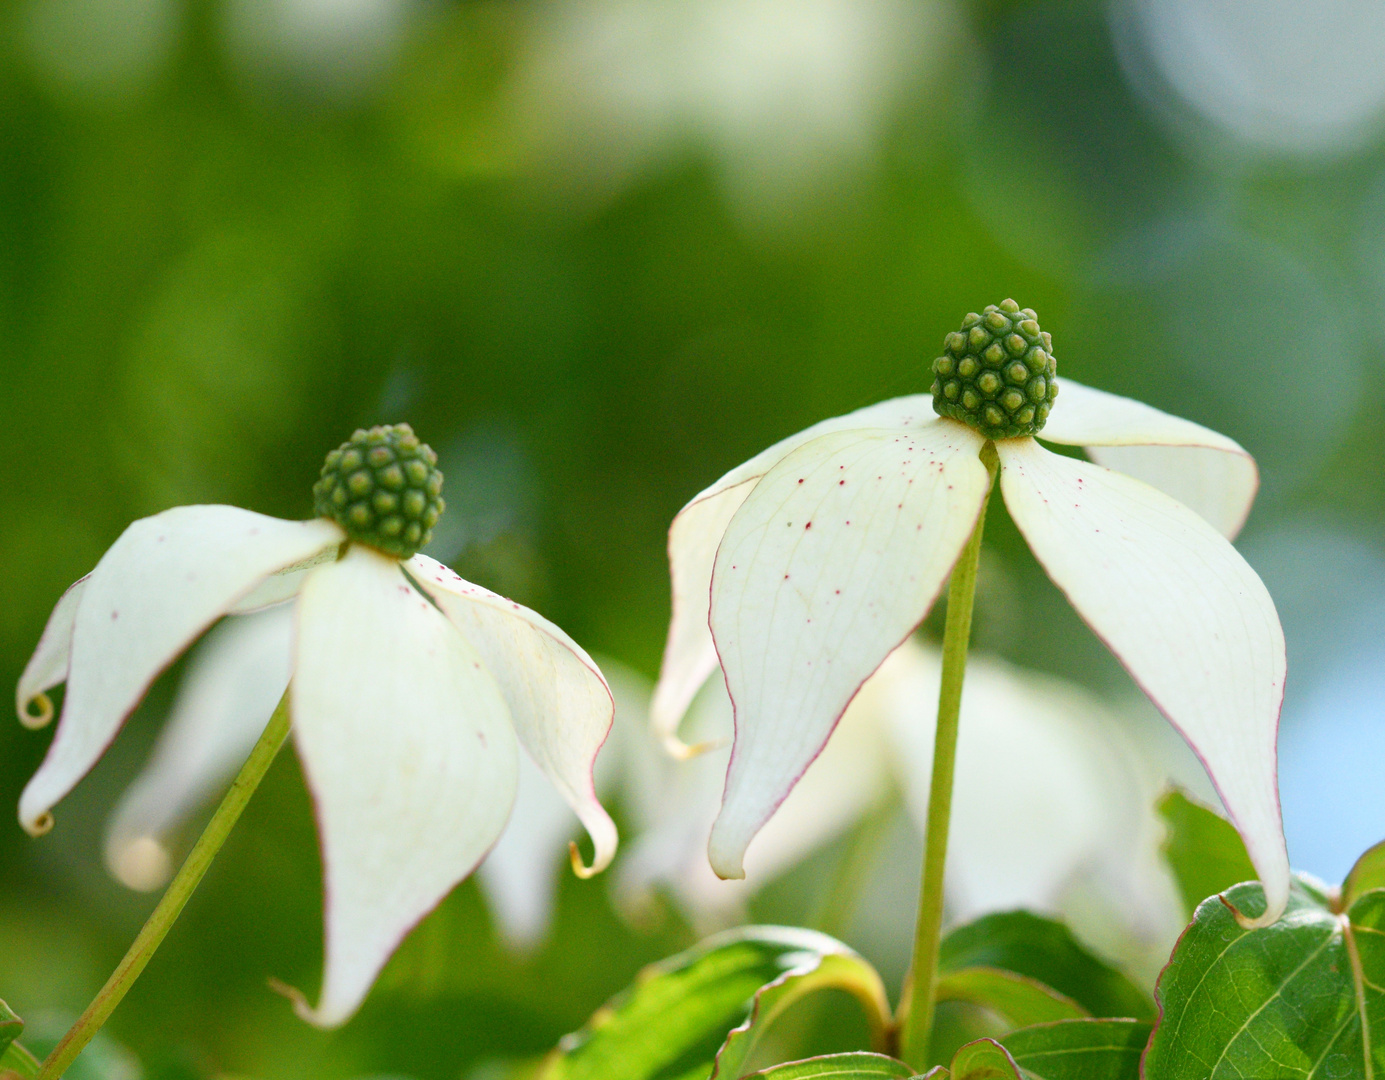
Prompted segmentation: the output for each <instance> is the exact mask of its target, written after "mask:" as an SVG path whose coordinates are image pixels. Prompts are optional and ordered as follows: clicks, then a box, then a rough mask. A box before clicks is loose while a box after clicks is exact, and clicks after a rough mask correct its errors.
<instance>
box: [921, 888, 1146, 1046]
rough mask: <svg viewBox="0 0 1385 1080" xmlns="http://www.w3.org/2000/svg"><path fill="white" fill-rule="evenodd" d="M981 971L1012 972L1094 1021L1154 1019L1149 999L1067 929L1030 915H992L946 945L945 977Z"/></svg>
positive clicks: (958, 933)
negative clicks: (1068, 1002)
mask: <svg viewBox="0 0 1385 1080" xmlns="http://www.w3.org/2000/svg"><path fill="white" fill-rule="evenodd" d="M979 967H985V968H998V969H1000V970H1003V971H1012V972H1015V973H1016V974H1018V975H1023V976H1025V977H1027V978H1029V979H1032V980H1036V981H1037V982H1040V983H1043V984H1044V985H1045V986H1048V987H1052V988H1053V989H1054V990H1055V991H1057V992H1058V994H1059V995H1062V996H1064V997H1066V998H1069V999H1071V1000H1072V1001H1073V1002H1075V1003H1076V1004H1077V1005H1078V1006H1080V1007H1081V1008H1082V1009H1085V1010H1086V1011H1087V1012H1088V1013H1090V1014H1091V1015H1093V1016H1124V1017H1131V1018H1133V1019H1137V1020H1138V1019H1144V1018H1152V1017H1153V1015H1154V1004H1153V1002H1151V1001H1150V1000H1149V998H1148V996H1147V995H1146V994H1145V993H1144V992H1143V991H1142V990H1140V988H1139V987H1137V986H1136V985H1135V984H1134V983H1133V982H1131V981H1130V980H1129V979H1128V978H1126V976H1124V975H1123V974H1121V973H1120V972H1119V971H1117V970H1116V969H1115V968H1113V967H1111V966H1110V965H1108V964H1106V963H1105V962H1104V961H1102V960H1100V959H1098V958H1097V957H1096V956H1094V955H1093V954H1092V953H1091V952H1090V951H1089V950H1088V949H1086V948H1085V947H1084V946H1083V945H1081V944H1079V943H1078V941H1077V939H1076V938H1074V937H1073V936H1072V932H1071V931H1069V930H1068V928H1067V927H1066V926H1064V925H1063V924H1062V923H1059V922H1055V921H1053V920H1052V919H1045V918H1043V917H1042V916H1039V915H1034V914H1031V913H1030V912H1027V911H1007V912H1001V913H999V914H995V915H986V916H984V917H982V918H980V919H977V920H976V921H975V922H972V923H968V924H966V925H965V926H959V927H957V929H955V930H953V931H952V932H951V933H949V934H948V935H947V937H945V938H944V939H943V943H942V950H941V954H940V956H939V959H938V968H939V971H940V972H942V973H944V975H947V974H950V973H952V972H955V971H960V970H962V969H964V968H979ZM1050 1019H1058V1017H1050Z"/></svg>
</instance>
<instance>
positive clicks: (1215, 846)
mask: <svg viewBox="0 0 1385 1080" xmlns="http://www.w3.org/2000/svg"><path fill="white" fill-rule="evenodd" d="M1155 809H1157V810H1158V811H1159V816H1160V817H1162V818H1163V819H1164V823H1165V824H1166V825H1167V826H1168V836H1167V837H1166V838H1165V840H1164V858H1166V859H1167V860H1168V862H1169V867H1170V869H1172V870H1173V876H1174V880H1175V881H1177V882H1178V891H1179V893H1180V894H1181V895H1182V897H1183V907H1184V910H1185V912H1186V913H1187V916H1188V918H1190V919H1191V918H1192V917H1193V912H1194V911H1196V910H1197V906H1198V904H1200V903H1202V901H1203V900H1205V899H1206V898H1207V897H1209V896H1215V895H1217V894H1218V893H1223V892H1225V891H1226V890H1227V889H1229V888H1231V886H1233V885H1237V884H1240V883H1241V882H1242V881H1255V880H1256V878H1257V876H1258V875H1257V874H1256V873H1255V867H1253V866H1252V865H1251V864H1250V856H1249V855H1247V854H1246V846H1245V844H1244V843H1243V842H1242V841H1241V834H1240V833H1238V832H1237V831H1236V827H1235V826H1234V825H1232V824H1231V822H1229V821H1227V820H1226V819H1225V818H1224V817H1222V816H1221V815H1220V814H1218V813H1217V812H1216V811H1215V810H1212V809H1211V808H1209V807H1206V806H1203V805H1202V803H1200V802H1197V801H1195V800H1193V799H1191V798H1189V796H1188V794H1187V792H1185V791H1183V790H1182V789H1180V788H1172V789H1170V790H1169V791H1168V792H1167V793H1166V794H1165V795H1164V796H1163V797H1162V798H1161V799H1160V800H1159V801H1158V803H1156V804H1155Z"/></svg>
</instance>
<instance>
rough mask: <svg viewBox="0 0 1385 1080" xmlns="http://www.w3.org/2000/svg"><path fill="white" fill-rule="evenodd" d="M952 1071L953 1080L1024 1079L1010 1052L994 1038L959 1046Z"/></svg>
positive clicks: (953, 1059) (953, 1057)
mask: <svg viewBox="0 0 1385 1080" xmlns="http://www.w3.org/2000/svg"><path fill="white" fill-rule="evenodd" d="M950 1071H951V1073H952V1080H1024V1078H1023V1076H1022V1075H1021V1074H1020V1071H1019V1066H1018V1065H1016V1064H1015V1059H1014V1058H1012V1057H1011V1056H1010V1052H1009V1051H1008V1050H1006V1049H1005V1047H1003V1046H1001V1045H1000V1043H998V1042H996V1041H995V1040H994V1039H977V1040H976V1041H975V1042H969V1043H967V1044H966V1045H965V1046H961V1047H958V1049H957V1053H955V1054H953V1055H952V1065H951V1066H950ZM930 1075H931V1074H930Z"/></svg>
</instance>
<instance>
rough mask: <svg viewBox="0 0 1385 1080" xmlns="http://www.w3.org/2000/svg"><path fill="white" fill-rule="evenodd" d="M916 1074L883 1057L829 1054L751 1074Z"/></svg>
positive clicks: (843, 1078)
mask: <svg viewBox="0 0 1385 1080" xmlns="http://www.w3.org/2000/svg"><path fill="white" fill-rule="evenodd" d="M913 1075H914V1070H913V1069H911V1068H910V1067H909V1066H908V1065H905V1064H904V1062H902V1061H896V1060H895V1059H894V1058H890V1057H885V1056H884V1055H882V1054H865V1053H854V1054H826V1055H824V1056H823V1057H815V1058H809V1059H807V1060H806V1061H789V1062H785V1063H784V1064H783V1065H775V1066H774V1067H773V1068H771V1069H764V1070H762V1071H760V1072H756V1073H749V1074H748V1076H752V1077H755V1076H763V1077H769V1078H772V1080H818V1078H819V1077H823V1078H825V1077H832V1078H833V1080H907V1078H908V1077H911V1076H913Z"/></svg>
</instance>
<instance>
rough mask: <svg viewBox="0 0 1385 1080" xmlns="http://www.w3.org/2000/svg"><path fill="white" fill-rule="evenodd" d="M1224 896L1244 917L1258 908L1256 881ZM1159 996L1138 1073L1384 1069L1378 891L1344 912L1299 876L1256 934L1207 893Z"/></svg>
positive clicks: (1222, 1078)
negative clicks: (1280, 910)
mask: <svg viewBox="0 0 1385 1080" xmlns="http://www.w3.org/2000/svg"><path fill="white" fill-rule="evenodd" d="M1227 900H1228V901H1229V902H1230V903H1231V904H1234V905H1235V906H1236V908H1237V909H1239V910H1240V911H1242V912H1244V913H1246V914H1248V915H1252V916H1253V915H1255V914H1258V913H1259V912H1262V911H1264V909H1265V899H1264V891H1263V890H1262V889H1261V887H1260V884H1259V883H1258V882H1250V883H1246V884H1243V885H1237V886H1236V887H1235V888H1233V889H1231V890H1230V891H1229V893H1228V895H1227ZM1156 994H1157V996H1158V998H1159V1001H1160V1004H1161V1006H1162V1010H1163V1015H1162V1018H1161V1019H1160V1021H1159V1023H1158V1025H1157V1027H1156V1028H1155V1031H1154V1037H1153V1039H1152V1040H1151V1042H1150V1046H1149V1052H1148V1054H1147V1055H1146V1057H1145V1064H1144V1075H1145V1078H1146V1080H1231V1078H1233V1077H1235V1078H1237V1080H1240V1078H1243V1077H1266V1078H1267V1080H1268V1078H1273V1080H1281V1078H1305V1080H1338V1078H1346V1077H1365V1076H1370V1075H1371V1074H1372V1072H1374V1074H1375V1075H1377V1076H1380V1075H1385V1039H1383V1038H1381V1034H1382V1033H1385V890H1380V889H1377V890H1375V891H1373V892H1368V893H1366V894H1365V895H1363V896H1361V897H1360V898H1359V899H1358V900H1357V901H1356V902H1355V903H1354V904H1352V906H1351V907H1350V909H1348V911H1347V913H1346V915H1345V916H1344V915H1342V914H1341V913H1340V906H1339V905H1337V904H1334V902H1333V900H1332V898H1331V896H1330V895H1329V894H1328V893H1326V892H1324V891H1323V890H1322V889H1321V888H1319V887H1318V886H1317V885H1316V884H1314V883H1313V882H1311V881H1309V880H1307V879H1304V878H1301V877H1296V878H1295V880H1294V882H1293V886H1292V889H1291V892H1290V896H1289V907H1288V910H1287V911H1286V912H1285V914H1284V917H1283V918H1282V919H1280V920H1279V922H1277V923H1275V924H1274V925H1273V926H1270V927H1267V928H1265V929H1263V930H1245V929H1243V928H1242V927H1241V926H1240V924H1239V923H1238V922H1237V921H1236V919H1235V917H1234V916H1233V915H1232V913H1231V911H1230V910H1228V909H1227V907H1226V906H1225V905H1224V904H1223V903H1222V902H1221V900H1220V899H1219V898H1218V897H1212V898H1211V899H1208V900H1205V901H1203V903H1202V904H1200V905H1199V906H1198V909H1197V912H1196V914H1195V916H1194V918H1193V921H1192V924H1191V925H1190V926H1189V927H1188V928H1187V930H1185V931H1184V932H1183V936H1182V937H1181V938H1180V939H1179V941H1178V944H1177V945H1176V946H1175V948H1174V952H1173V956H1172V958H1171V959H1170V961H1169V966H1168V967H1167V968H1165V969H1164V973H1163V974H1162V975H1161V976H1160V977H1159V985H1158V989H1157V991H1156ZM1372 1032H1375V1033H1376V1034H1375V1035H1374V1036H1373V1035H1372ZM1368 1055H1369V1056H1368Z"/></svg>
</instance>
